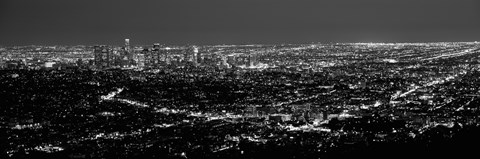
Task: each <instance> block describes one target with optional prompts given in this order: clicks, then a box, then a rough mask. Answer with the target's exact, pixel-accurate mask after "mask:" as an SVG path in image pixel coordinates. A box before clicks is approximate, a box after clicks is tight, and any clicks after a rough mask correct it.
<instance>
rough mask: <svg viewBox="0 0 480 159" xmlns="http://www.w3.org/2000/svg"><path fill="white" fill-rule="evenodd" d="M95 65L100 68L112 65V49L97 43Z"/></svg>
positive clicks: (94, 48) (94, 49)
mask: <svg viewBox="0 0 480 159" xmlns="http://www.w3.org/2000/svg"><path fill="white" fill-rule="evenodd" d="M93 53H94V61H95V66H96V67H97V68H99V69H104V68H108V67H110V66H111V65H112V62H113V60H112V54H113V53H112V49H110V48H108V47H107V46H106V45H96V46H94V47H93Z"/></svg>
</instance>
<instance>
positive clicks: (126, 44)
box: [125, 39, 130, 51]
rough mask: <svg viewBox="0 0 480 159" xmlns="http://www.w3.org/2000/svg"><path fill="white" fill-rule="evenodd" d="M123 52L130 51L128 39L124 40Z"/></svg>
mask: <svg viewBox="0 0 480 159" xmlns="http://www.w3.org/2000/svg"><path fill="white" fill-rule="evenodd" d="M125 50H126V51H130V39H125Z"/></svg>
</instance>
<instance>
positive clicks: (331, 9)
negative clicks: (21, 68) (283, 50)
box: [0, 0, 480, 46]
mask: <svg viewBox="0 0 480 159" xmlns="http://www.w3.org/2000/svg"><path fill="white" fill-rule="evenodd" d="M478 6H480V5H479V2H478V1H475V0H460V1H447V0H424V1H420V2H417V1H413V0H407V1H405V0H404V1H398V0H390V1H380V0H361V1H358V0H356V1H351V0H341V1H323V2H317V1H309V0H302V1H300V2H299V1H288V0H281V1H278V0H276V1H272V0H263V1H251V0H247V1H236V0H230V1H217V0H206V1H199V2H197V1H183V0H181V1H163V2H159V1H148V0H144V1H140V2H137V1H135V2H127V1H109V0H104V1H100V2H97V1H59V0H46V1H42V2H31V1H24V0H19V1H18V0H17V1H10V0H6V1H2V2H0V10H1V11H0V20H1V21H2V24H3V25H2V26H0V34H1V35H2V38H0V45H5V46H12V45H79V44H80V45H95V44H106V45H115V44H119V43H121V42H122V39H124V38H130V39H135V41H134V42H133V43H132V45H138V44H152V43H156V42H158V43H162V44H174V45H183V44H197V45H204V44H257V43H258V44H279V43H296V44H298V43H311V42H315V43H316V42H321V43H328V42H442V41H452V42H457V41H472V42H473V41H478V37H480V29H479V28H480V22H478V21H476V20H475V19H478V18H479V17H480V12H479V8H478Z"/></svg>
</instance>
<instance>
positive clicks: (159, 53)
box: [93, 39, 258, 69]
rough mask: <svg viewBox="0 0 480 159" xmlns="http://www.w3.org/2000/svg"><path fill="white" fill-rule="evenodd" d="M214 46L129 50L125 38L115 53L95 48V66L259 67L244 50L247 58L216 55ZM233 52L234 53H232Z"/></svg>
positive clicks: (250, 54)
mask: <svg viewBox="0 0 480 159" xmlns="http://www.w3.org/2000/svg"><path fill="white" fill-rule="evenodd" d="M219 52H223V51H219V49H218V48H217V47H215V46H202V47H199V46H183V47H166V46H163V45H160V44H159V43H155V44H153V47H147V48H140V49H138V48H136V49H134V48H132V46H131V45H130V39H125V45H124V46H123V47H122V48H121V49H119V50H114V49H112V48H111V47H109V46H106V45H96V46H94V51H93V53H94V64H95V66H96V68H98V69H108V68H124V67H137V68H161V67H165V66H170V65H173V66H192V67H198V66H205V65H206V66H216V67H223V68H231V67H232V66H238V65H239V62H240V63H243V64H244V65H245V66H246V67H250V68H252V67H253V66H254V65H256V64H258V60H257V55H255V54H254V53H249V52H247V50H245V49H244V50H243V51H242V52H243V54H244V55H247V56H242V57H238V56H234V55H233V54H228V53H227V54H224V53H219ZM231 53H233V52H231Z"/></svg>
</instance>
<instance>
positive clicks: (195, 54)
mask: <svg viewBox="0 0 480 159" xmlns="http://www.w3.org/2000/svg"><path fill="white" fill-rule="evenodd" d="M192 61H193V64H194V65H195V66H198V48H197V47H193V59H192Z"/></svg>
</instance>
